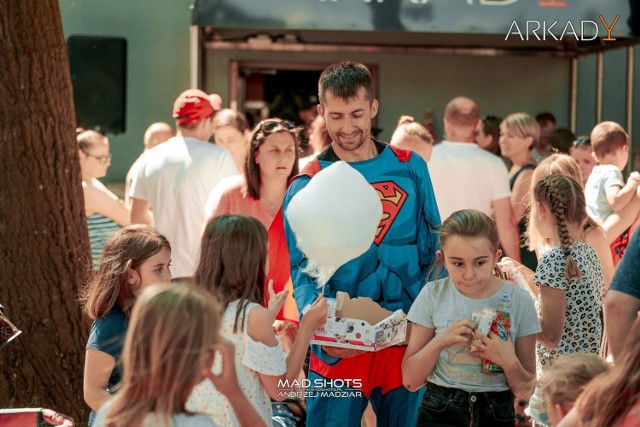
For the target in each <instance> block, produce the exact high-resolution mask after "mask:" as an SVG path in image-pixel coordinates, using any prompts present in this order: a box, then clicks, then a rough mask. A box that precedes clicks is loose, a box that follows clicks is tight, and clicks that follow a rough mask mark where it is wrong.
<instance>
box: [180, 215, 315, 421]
mask: <svg viewBox="0 0 640 427" xmlns="http://www.w3.org/2000/svg"><path fill="white" fill-rule="evenodd" d="M267 243H268V239H267V230H266V229H265V228H264V226H263V225H262V223H261V222H260V221H258V220H257V219H255V218H253V217H249V216H242V215H222V216H219V217H214V218H211V219H210V220H209V222H208V223H207V226H206V228H205V230H204V233H203V236H202V244H201V247H200V260H199V262H198V266H197V268H196V272H195V275H194V282H195V283H197V284H198V285H199V286H202V287H204V288H206V289H207V290H209V291H210V292H211V293H213V294H214V295H216V296H217V297H218V299H219V300H220V302H221V304H222V309H223V311H224V313H223V315H222V326H221V335H222V337H224V338H225V339H228V340H229V341H231V342H233V344H234V345H235V364H236V366H237V372H238V380H239V382H240V386H241V388H242V391H243V392H244V394H245V395H246V396H247V397H248V398H249V400H250V401H251V403H252V405H253V406H254V407H255V408H256V409H257V411H258V413H259V414H260V416H261V417H262V419H263V420H264V421H265V422H266V423H267V424H269V425H271V417H272V410H271V399H274V400H284V399H285V398H286V397H289V393H290V392H291V390H290V389H289V387H287V386H286V385H283V384H284V383H288V384H291V383H292V382H293V381H294V380H296V379H297V377H298V375H299V373H300V370H301V369H302V364H303V362H304V358H305V356H306V352H307V348H308V347H309V343H310V341H311V338H312V336H313V333H314V331H315V330H316V329H318V328H320V327H321V326H323V325H324V323H325V322H326V319H327V303H326V300H325V299H324V298H323V297H322V296H320V297H319V298H318V300H316V301H315V302H314V303H313V304H312V305H311V306H310V308H309V309H307V310H306V311H305V313H304V316H303V317H302V319H301V321H300V328H299V330H298V335H297V337H296V340H295V341H294V343H293V346H292V348H291V351H290V353H289V355H288V356H286V355H285V353H284V351H283V349H282V344H281V343H280V341H279V339H278V338H277V337H276V334H275V331H274V328H273V323H274V321H275V317H276V314H277V313H278V312H279V311H280V309H281V308H282V305H283V304H284V301H285V299H286V297H287V294H288V291H282V292H280V293H278V294H277V295H272V296H271V298H270V299H269V307H268V308H265V307H263V306H262V305H261V303H262V301H263V295H262V294H263V290H264V282H265V273H266V272H265V267H266V266H267V263H268V261H267ZM271 288H272V287H271V286H269V289H270V290H271ZM212 369H213V370H214V371H215V369H216V366H214V367H213V368H212ZM187 407H188V409H189V410H192V411H196V412H202V413H206V414H208V415H209V416H210V417H211V418H213V420H214V421H215V422H216V424H217V425H221V426H239V425H240V423H239V421H238V416H237V414H236V413H234V410H233V408H232V406H231V405H230V403H229V401H228V399H227V398H226V397H225V396H224V395H223V394H222V393H221V392H220V391H219V390H217V389H216V388H215V386H214V385H213V384H211V383H208V382H203V383H201V384H199V385H198V386H196V387H195V388H194V389H193V391H192V393H191V396H190V397H189V401H188V404H187Z"/></svg>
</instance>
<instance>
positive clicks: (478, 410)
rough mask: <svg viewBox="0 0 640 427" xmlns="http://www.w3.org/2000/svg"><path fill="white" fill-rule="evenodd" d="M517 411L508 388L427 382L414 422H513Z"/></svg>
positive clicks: (475, 426) (450, 425)
mask: <svg viewBox="0 0 640 427" xmlns="http://www.w3.org/2000/svg"><path fill="white" fill-rule="evenodd" d="M515 422H516V414H515V409H514V402H513V394H512V393H511V391H509V390H505V391H496V392H479V393H468V392H466V391H464V390H460V389H456V388H447V387H441V386H438V385H435V384H433V383H427V391H426V393H425V395H424V399H422V404H421V405H420V411H419V413H418V422H417V424H416V425H417V426H430V427H431V426H435V427H437V426H443V427H444V426H447V427H454V426H460V427H463V426H464V427H469V426H471V427H483V426H487V427H489V426H490V427H503V426H505V427H506V426H514V425H515Z"/></svg>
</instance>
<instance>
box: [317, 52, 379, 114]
mask: <svg viewBox="0 0 640 427" xmlns="http://www.w3.org/2000/svg"><path fill="white" fill-rule="evenodd" d="M361 87H363V88H364V89H365V91H366V92H367V97H368V98H369V101H371V102H372V101H373V99H374V97H375V94H374V91H373V78H372V77H371V73H370V72H369V69H368V68H367V67H365V66H364V65H363V64H360V63H357V62H352V61H342V62H338V63H336V64H332V65H329V66H328V67H327V68H325V69H324V71H322V74H320V80H319V81H318V97H319V98H320V103H321V104H323V105H324V103H325V96H324V95H325V93H326V92H327V90H329V91H331V94H332V95H333V96H335V97H337V98H342V99H344V100H345V101H346V100H349V99H351V98H353V97H355V96H357V95H358V90H360V88H361Z"/></svg>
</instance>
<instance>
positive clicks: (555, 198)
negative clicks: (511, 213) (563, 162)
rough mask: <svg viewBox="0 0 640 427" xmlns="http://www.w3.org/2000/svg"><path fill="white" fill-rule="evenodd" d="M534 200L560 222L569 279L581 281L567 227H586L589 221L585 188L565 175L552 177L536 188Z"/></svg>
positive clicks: (543, 180)
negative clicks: (573, 225)
mask: <svg viewBox="0 0 640 427" xmlns="http://www.w3.org/2000/svg"><path fill="white" fill-rule="evenodd" d="M534 199H535V201H536V202H542V203H544V204H545V205H547V206H548V207H549V208H550V210H551V213H552V214H553V217H554V219H555V222H556V228H557V230H558V236H559V237H560V245H561V246H562V251H563V252H564V256H565V259H566V261H567V262H566V267H565V276H566V278H567V279H574V278H576V279H580V278H581V277H582V274H581V273H580V269H579V268H578V264H577V263H576V260H575V259H574V258H573V256H572V255H571V250H570V246H571V243H573V242H572V239H571V237H570V236H569V231H568V230H567V223H572V224H580V225H582V224H583V223H584V222H585V220H586V219H587V213H586V204H585V199H584V193H583V191H582V187H580V184H578V183H577V182H576V181H575V180H574V179H572V178H569V177H568V176H564V175H549V176H547V177H545V178H543V179H541V180H540V181H538V183H537V184H536V186H535V188H534Z"/></svg>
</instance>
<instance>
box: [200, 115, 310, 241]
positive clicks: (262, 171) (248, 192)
mask: <svg viewBox="0 0 640 427" xmlns="http://www.w3.org/2000/svg"><path fill="white" fill-rule="evenodd" d="M299 131H300V129H299V128H296V127H295V126H294V125H293V124H292V123H291V122H288V121H285V120H281V119H269V120H264V121H262V122H260V123H259V124H258V125H257V126H256V127H255V129H254V130H253V132H252V133H251V140H250V143H249V155H248V156H247V159H246V161H245V167H244V168H243V170H244V177H243V179H240V180H235V181H233V182H226V183H224V184H223V185H219V186H217V187H216V188H215V189H214V190H213V192H212V193H211V196H210V197H209V201H208V202H207V214H208V215H210V216H220V215H225V214H242V215H248V216H252V217H254V218H256V219H258V220H259V221H260V222H261V223H262V224H263V225H264V227H265V228H266V229H267V230H268V229H269V227H270V226H271V222H272V221H273V218H274V217H275V215H276V213H277V212H278V210H279V209H280V206H281V205H282V199H283V198H284V194H285V193H286V191H287V187H288V184H289V180H290V179H291V178H293V177H294V176H296V175H297V174H298V157H299V154H298V133H299Z"/></svg>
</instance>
